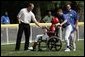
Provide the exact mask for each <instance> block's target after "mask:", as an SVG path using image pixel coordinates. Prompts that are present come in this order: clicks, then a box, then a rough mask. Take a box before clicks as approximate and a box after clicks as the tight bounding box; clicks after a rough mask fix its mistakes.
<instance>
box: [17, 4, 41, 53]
mask: <svg viewBox="0 0 85 57" xmlns="http://www.w3.org/2000/svg"><path fill="white" fill-rule="evenodd" d="M33 8H34V4H32V3H29V4H28V5H27V8H23V9H21V10H20V12H19V14H18V16H17V18H18V20H19V30H18V34H17V40H16V47H15V51H17V50H19V49H20V42H21V38H22V33H23V31H24V33H25V46H24V50H28V47H29V36H30V24H29V23H30V22H31V20H32V21H34V23H35V24H36V25H37V26H39V24H38V22H37V20H36V18H35V15H34V14H33V12H32V10H33ZM39 27H40V26H39Z"/></svg>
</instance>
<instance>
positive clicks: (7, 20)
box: [1, 16, 10, 24]
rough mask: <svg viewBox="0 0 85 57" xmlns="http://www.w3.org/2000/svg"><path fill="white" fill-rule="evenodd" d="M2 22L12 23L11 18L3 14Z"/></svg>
mask: <svg viewBox="0 0 85 57" xmlns="http://www.w3.org/2000/svg"><path fill="white" fill-rule="evenodd" d="M1 23H2V24H9V23H10V19H9V17H8V16H2V17H1Z"/></svg>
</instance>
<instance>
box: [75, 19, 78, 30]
mask: <svg viewBox="0 0 85 57" xmlns="http://www.w3.org/2000/svg"><path fill="white" fill-rule="evenodd" d="M75 28H76V30H78V19H77V20H76V23H75Z"/></svg>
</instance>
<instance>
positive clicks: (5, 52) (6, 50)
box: [1, 41, 84, 56]
mask: <svg viewBox="0 0 85 57" xmlns="http://www.w3.org/2000/svg"><path fill="white" fill-rule="evenodd" d="M64 47H65V44H63V47H62V49H61V50H60V51H48V50H44V51H24V44H21V48H20V51H14V49H15V45H3V46H1V56H84V41H79V42H78V41H77V50H76V51H71V52H64Z"/></svg>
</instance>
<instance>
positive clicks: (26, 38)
mask: <svg viewBox="0 0 85 57" xmlns="http://www.w3.org/2000/svg"><path fill="white" fill-rule="evenodd" d="M24 33H25V45H24V50H28V47H29V37H30V25H28V24H25V26H24Z"/></svg>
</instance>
